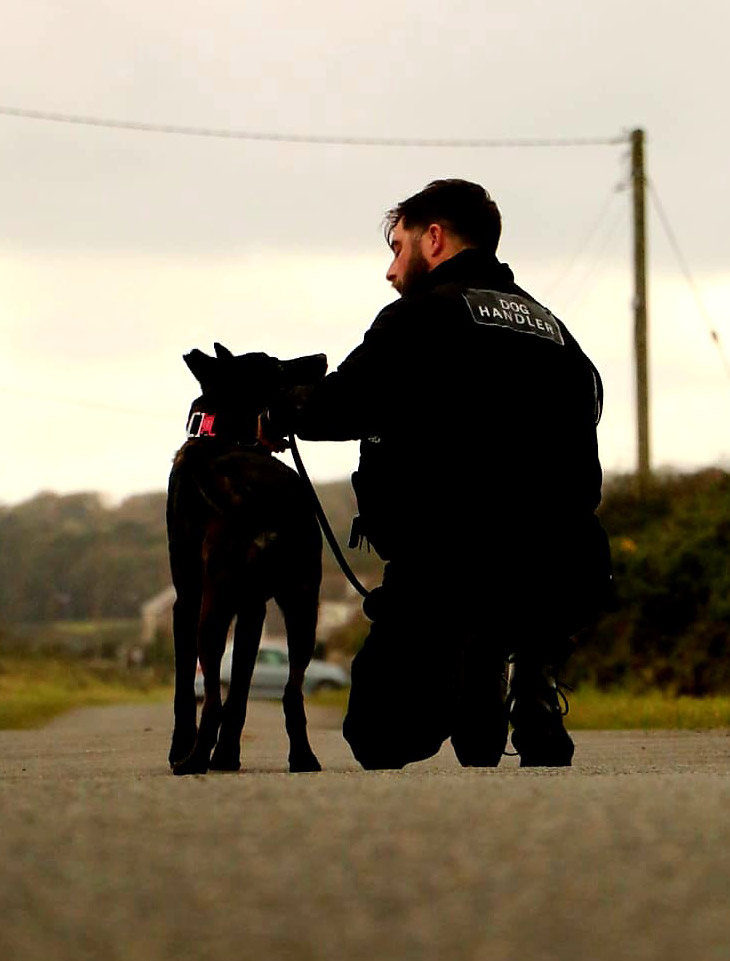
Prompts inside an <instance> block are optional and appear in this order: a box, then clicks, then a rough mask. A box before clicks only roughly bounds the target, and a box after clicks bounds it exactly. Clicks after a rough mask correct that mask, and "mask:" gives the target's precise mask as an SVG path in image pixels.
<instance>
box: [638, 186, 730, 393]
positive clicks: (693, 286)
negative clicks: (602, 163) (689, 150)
mask: <svg viewBox="0 0 730 961" xmlns="http://www.w3.org/2000/svg"><path fill="white" fill-rule="evenodd" d="M647 185H648V187H649V196H650V197H651V199H652V202H653V203H654V206H655V208H656V211H657V214H658V215H659V220H660V222H661V225H662V227H663V228H664V233H665V234H666V235H667V240H668V241H669V246H670V247H671V248H672V250H673V252H674V256H675V257H676V258H677V263H678V264H679V267H680V270H681V271H682V273H683V274H684V279H685V280H686V281H687V285H688V286H689V289H690V290H691V292H692V295H693V296H694V299H695V303H696V305H697V309H698V311H699V313H700V316H701V317H702V319H703V320H704V321H705V324H706V325H707V330H708V333H709V335H710V338H711V340H712V342H713V344H714V345H715V347H716V348H717V352H718V354H719V355H720V360H721V361H722V365H723V367H724V368H725V373H726V374H727V375H728V377H729V378H730V361H728V358H727V355H726V354H725V351H724V349H723V346H722V343H721V342H720V335H719V333H718V332H717V330H716V329H715V326H714V324H713V322H712V318H711V317H710V313H709V311H708V309H707V306H706V305H705V302H704V300H703V298H702V294H701V293H700V289H699V287H698V285H697V283H696V281H695V279H694V277H693V276H692V272H691V270H690V269H689V265H688V263H687V260H686V258H685V256H684V254H683V253H682V250H681V248H680V246H679V241H678V240H677V235H676V234H675V232H674V230H673V229H672V225H671V224H670V222H669V218H668V217H667V213H666V211H665V209H664V205H663V204H662V202H661V200H660V199H659V194H658V192H657V189H656V187H655V186H654V184H653V183H652V182H651V181H650V180H649V179H648V178H647Z"/></svg>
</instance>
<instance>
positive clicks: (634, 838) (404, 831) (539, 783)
mask: <svg viewBox="0 0 730 961" xmlns="http://www.w3.org/2000/svg"><path fill="white" fill-rule="evenodd" d="M169 727H170V708H169V707H167V706H152V707H138V706H133V707H132V706H130V707H112V708H98V709H96V708H95V709H89V710H84V711H79V712H77V713H75V714H72V715H69V716H67V717H64V718H61V719H59V720H57V721H55V722H54V723H52V724H51V725H49V726H48V727H46V728H44V729H43V730H41V731H33V732H0V858H1V862H0V863H1V865H2V867H1V871H2V881H1V882H0V958H2V959H4V961H66V959H73V961H86V959H94V961H97V959H98V961H116V959H125V961H126V959H135V961H158V959H165V961H167V959H169V961H173V959H174V961H187V959H196V958H200V959H209V958H210V959H214V958H215V959H218V958H233V959H237V961H238V959H240V961H247V959H262V961H263V959H266V961H330V959H332V961H410V959H413V961H416V959H417V961H432V959H439V961H462V959H464V961H466V959H469V961H471V959H474V961H491V959H494V961H574V959H575V961H578V959H580V961H604V959H611V961H624V959H627V961H643V959H657V961H680V959H681V961H710V959H718V961H728V959H730V732H726V731H721V732H712V733H694V732H686V733H649V734H643V733H642V734H638V733H579V734H577V735H576V738H575V739H576V743H577V751H576V760H575V764H574V767H573V768H571V769H569V770H560V771H558V770H553V769H545V770H524V771H522V770H520V769H519V767H518V766H517V761H516V759H514V758H505V759H504V761H503V763H502V765H500V767H499V768H498V769H497V770H483V771H482V770H471V771H464V770H462V769H460V768H459V767H458V766H457V764H456V762H455V761H454V758H453V754H452V753H451V750H450V748H449V746H448V744H447V745H446V746H445V747H444V749H443V750H442V752H441V753H440V754H439V756H438V757H436V758H434V759H433V760H431V761H428V762H424V763H422V764H417V765H412V766H410V767H409V768H407V769H406V770H405V771H403V772H383V773H366V772H363V771H360V770H359V768H358V766H357V765H356V764H355V763H354V762H353V760H352V759H351V757H350V755H349V753H348V750H347V746H346V744H345V743H344V742H343V741H342V739H341V737H340V734H339V728H338V718H337V716H336V715H333V713H332V712H329V711H327V710H324V709H314V708H310V729H311V735H312V742H313V746H314V749H315V751H316V752H317V753H318V755H319V757H320V760H321V761H322V763H323V766H324V768H325V770H324V771H323V772H322V773H321V774H304V775H302V774H299V775H290V774H288V773H286V763H285V762H286V742H285V739H284V733H283V722H282V719H281V712H280V709H279V706H278V705H277V704H270V703H262V702H255V703H253V704H252V706H251V712H250V718H249V724H248V728H247V735H246V738H245V742H244V758H245V770H244V771H242V772H241V773H240V774H234V775H231V774H217V775H212V774H211V775H208V776H206V777H192V778H174V777H172V776H171V775H170V773H169V772H168V769H167V766H166V754H167V746H168V735H169Z"/></svg>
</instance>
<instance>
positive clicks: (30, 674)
mask: <svg viewBox="0 0 730 961" xmlns="http://www.w3.org/2000/svg"><path fill="white" fill-rule="evenodd" d="M169 697H171V692H170V688H169V687H168V686H166V685H163V684H162V683H161V682H160V681H159V680H158V679H157V678H156V677H155V675H154V673H153V672H152V671H150V670H143V671H139V672H136V671H135V672H131V671H127V670H124V669H122V668H119V667H117V665H116V664H114V663H108V662H98V663H96V662H93V661H82V660H77V659H72V658H68V659H67V658H55V657H54V658H50V657H40V656H33V655H30V656H29V655H21V654H8V655H5V654H4V655H2V656H0V729H21V728H33V727H39V726H41V725H42V724H45V723H46V722H47V721H50V720H51V719H52V718H53V717H55V716H56V715H58V714H62V713H64V712H65V711H69V710H71V709H73V708H77V707H89V706H96V705H103V704H123V703H135V702H136V703H141V702H149V701H157V700H162V699H164V698H169Z"/></svg>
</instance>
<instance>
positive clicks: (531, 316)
mask: <svg viewBox="0 0 730 961" xmlns="http://www.w3.org/2000/svg"><path fill="white" fill-rule="evenodd" d="M464 300H465V301H466V303H467V306H468V307H469V310H470V312H471V315H472V317H473V318H474V321H475V322H476V323H477V324H481V325H484V326H493V327H506V328H507V329H509V330H514V331H518V332H522V333H529V334H534V335H535V336H537V337H542V338H544V339H545V340H552V341H553V343H555V344H559V345H560V346H561V347H563V346H564V345H565V341H564V339H563V332H562V331H561V329H560V324H559V323H558V322H557V320H556V319H555V317H553V315H552V314H551V313H550V311H549V310H548V309H547V308H546V307H542V306H541V305H540V304H536V303H534V302H533V301H531V300H527V299H526V298H525V297H521V296H519V295H517V294H509V295H506V296H505V295H504V294H501V293H499V292H498V291H496V290H476V289H473V288H470V289H469V290H467V292H466V293H465V294H464Z"/></svg>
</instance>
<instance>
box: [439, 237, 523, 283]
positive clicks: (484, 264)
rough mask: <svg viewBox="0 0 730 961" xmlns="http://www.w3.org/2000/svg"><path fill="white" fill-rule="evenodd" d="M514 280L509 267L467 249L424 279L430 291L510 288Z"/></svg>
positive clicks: (474, 249) (476, 251) (482, 252)
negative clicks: (457, 287) (453, 286)
mask: <svg viewBox="0 0 730 961" xmlns="http://www.w3.org/2000/svg"><path fill="white" fill-rule="evenodd" d="M514 282H515V277H514V274H513V273H512V271H511V270H510V267H509V265H508V264H503V263H500V261H499V260H497V258H496V257H495V256H494V254H487V253H485V252H484V251H483V250H478V249H477V248H475V247H469V248H467V249H466V250H460V251H459V253H458V254H455V255H454V256H453V257H450V258H449V259H448V260H444V261H443V262H442V263H440V264H439V265H438V267H434V268H433V270H432V271H430V272H429V273H428V274H427V276H426V277H425V278H424V287H425V289H427V290H433V289H434V288H435V287H441V286H442V285H444V284H459V285H464V286H475V287H484V286H485V285H486V287H488V288H489V287H494V288H496V289H497V290H504V289H505V288H511V287H512V286H513V285H514Z"/></svg>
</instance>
